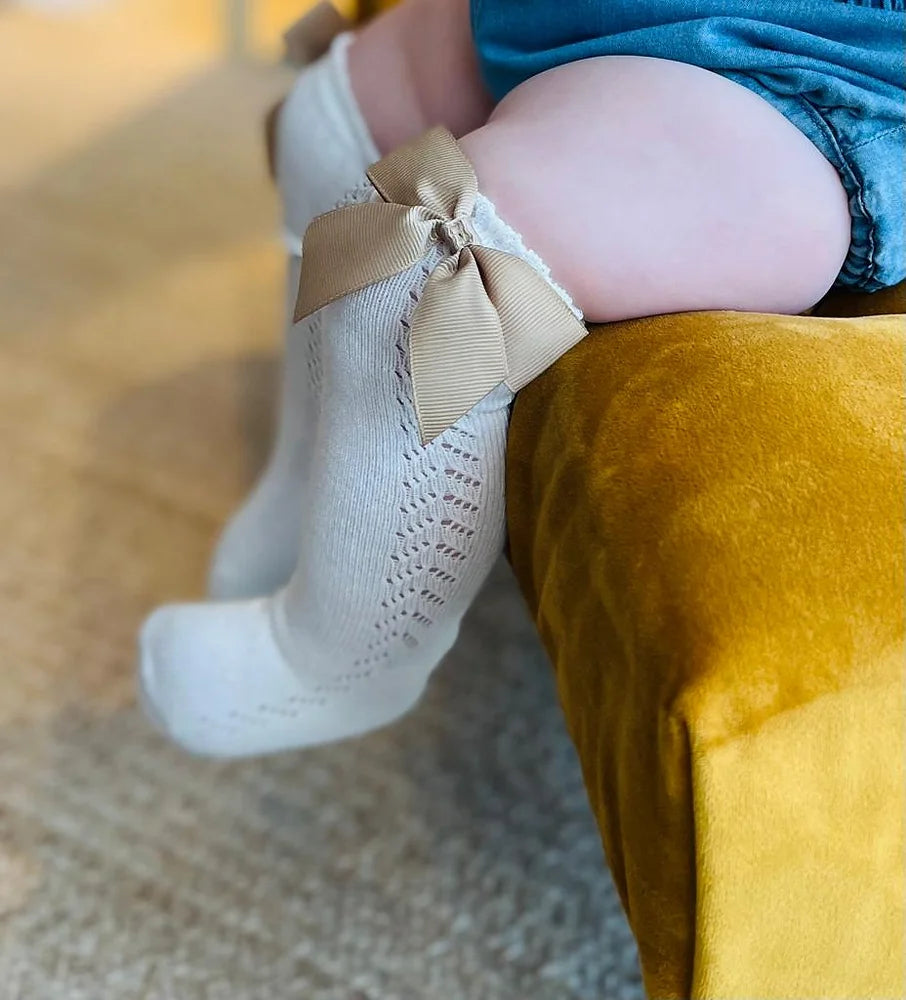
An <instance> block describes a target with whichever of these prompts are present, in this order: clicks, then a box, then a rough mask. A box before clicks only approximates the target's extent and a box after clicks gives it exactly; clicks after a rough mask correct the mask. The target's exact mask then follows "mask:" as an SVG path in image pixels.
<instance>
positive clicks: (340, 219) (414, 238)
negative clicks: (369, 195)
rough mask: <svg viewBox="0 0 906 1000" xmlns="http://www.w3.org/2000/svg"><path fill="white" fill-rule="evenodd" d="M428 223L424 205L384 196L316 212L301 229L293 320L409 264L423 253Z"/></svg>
mask: <svg viewBox="0 0 906 1000" xmlns="http://www.w3.org/2000/svg"><path fill="white" fill-rule="evenodd" d="M431 226H432V221H431V217H430V214H429V213H428V211H427V209H425V208H421V207H418V206H415V207H412V206H406V205H391V204H389V203H388V202H385V201H372V202H366V203H365V204H361V205H347V206H345V207H344V208H336V209H334V210H333V211H332V212H327V213H325V214H324V215H319V216H318V217H317V218H316V219H314V220H313V222H312V223H311V225H310V226H309V227H308V229H306V231H305V241H304V243H303V247H302V273H301V275H300V277H299V293H298V295H297V297H296V308H295V310H294V312H293V322H294V323H298V322H299V320H300V319H303V318H304V317H305V316H308V315H309V314H310V313H313V312H315V311H316V310H318V309H320V308H321V307H322V306H326V305H327V304H328V303H329V302H333V301H335V300H336V299H339V298H342V297H343V296H344V295H351V294H352V293H353V292H357V291H359V290H360V289H362V288H365V287H367V286H368V285H373V284H374V283H375V282H377V281H383V280H384V279H385V278H391V277H393V275H395V274H399V273H400V271H405V270H406V268H408V267H411V266H412V265H413V264H414V263H415V262H416V261H418V260H421V258H422V257H423V256H424V254H425V247H426V246H427V244H428V239H429V237H430V236H431Z"/></svg>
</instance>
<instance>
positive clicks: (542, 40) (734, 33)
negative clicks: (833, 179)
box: [472, 0, 906, 291]
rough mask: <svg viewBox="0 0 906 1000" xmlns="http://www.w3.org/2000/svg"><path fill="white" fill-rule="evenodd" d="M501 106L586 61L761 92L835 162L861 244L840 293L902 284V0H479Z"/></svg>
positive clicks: (905, 144)
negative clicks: (663, 62)
mask: <svg viewBox="0 0 906 1000" xmlns="http://www.w3.org/2000/svg"><path fill="white" fill-rule="evenodd" d="M472 30H473V35H474V38H475V44H476V47H477V50H478V55H479V60H480V63H481V67H482V73H483V75H484V78H485V82H486V83H487V85H488V87H489V88H490V90H491V92H492V94H493V95H494V96H495V97H496V98H497V99H498V100H499V99H500V98H502V97H503V96H504V95H505V94H506V93H507V92H508V91H510V90H512V89H513V87H516V86H518V85H519V84H520V83H522V82H523V81H525V80H527V79H528V78H529V77H532V76H534V75H535V74H537V73H541V72H543V71H544V70H547V69H552V68H553V67H554V66H559V65H562V64H564V63H568V62H574V61H575V60H577V59H586V58H589V57H591V56H606V55H624V56H625V55H634V56H650V57H654V58H660V59H672V60H675V61H677V62H685V63H692V64H693V65H696V66H701V67H702V68H704V69H708V70H711V71H713V72H715V73H719V74H720V75H721V76H725V77H727V78H728V79H730V80H734V81H735V82H736V83H739V84H742V86H744V87H747V88H748V89H749V90H753V91H754V92H755V93H757V94H759V95H760V96H761V97H763V98H764V99H765V100H767V101H768V102H769V103H771V104H773V105H774V107H776V108H777V110H778V111H780V112H781V113H782V114H783V115H785V116H786V117H787V118H788V119H789V120H790V121H791V122H792V123H793V124H794V125H796V126H797V128H799V129H800V130H801V131H802V132H803V133H805V135H806V136H808V138H809V139H811V141H812V142H813V143H814V144H815V145H816V146H817V147H818V149H820V150H821V152H822V153H823V154H824V155H825V156H826V157H827V159H828V160H830V162H831V163H832V164H833V165H834V166H835V167H836V168H837V170H838V171H839V173H840V177H841V179H842V181H843V185H844V187H845V188H846V192H847V194H848V196H849V205H850V211H851V214H852V240H851V243H850V250H849V254H848V256H847V258H846V261H845V263H844V265H843V269H842V271H841V272H840V275H839V277H838V279H837V283H838V284H839V285H845V286H849V287H850V288H858V289H861V290H863V291H874V290H876V289H879V288H884V287H886V286H889V285H895V284H897V283H898V282H900V281H902V280H903V279H904V277H906V246H904V233H906V220H904V208H903V205H904V185H906V120H904V113H906V0H472Z"/></svg>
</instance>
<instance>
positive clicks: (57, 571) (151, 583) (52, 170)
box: [0, 0, 642, 1000]
mask: <svg viewBox="0 0 906 1000" xmlns="http://www.w3.org/2000/svg"><path fill="white" fill-rule="evenodd" d="M192 10H194V7H193V6H192V5H191V4H177V3H173V2H169V0H166V2H165V0H155V3H154V4H153V6H152V5H150V4H148V3H135V2H129V3H121V4H119V5H114V7H111V8H109V9H108V8H99V9H98V10H97V11H93V12H92V13H91V14H89V15H85V16H83V17H80V18H78V19H76V20H74V21H70V22H65V23H63V22H56V21H50V20H45V19H42V18H41V17H39V16H37V15H35V14H29V13H27V12H24V11H20V10H17V9H16V8H15V7H12V8H10V7H0V134H3V135H4V136H9V135H14V136H15V140H16V141H15V142H13V143H7V142H4V144H3V146H2V147H0V185H2V187H0V233H2V234H3V240H2V242H0V440H2V442H3V447H2V454H3V475H2V478H0V532H2V538H3V547H2V550H0V655H2V661H0V1000H195V998H199V1000H201V998H205V1000H255V998H261V1000H295V998H299V1000H622V998H626V1000H630V998H632V1000H639V998H640V997H641V996H642V992H641V987H640V985H639V977H638V972H637V966H636V958H635V951H634V948H633V944H632V941H631V937H630V935H629V932H628V929H627V926H626V923H625V920H624V918H623V916H622V913H621V911H620V908H619V905H618V902H617V900H616V897H615V895H614V892H613V889H612V886H611V883H610V880H609V878H608V876H607V874H606V869H605V866H604V862H603V859H602V855H601V848H600V844H599V841H598V838H597V835H596V832H595V828H594V825H593V823H592V820H591V817H590V814H589V811H588V807H587V804H586V802H585V797H584V794H583V791H582V785H581V778H580V774H579V770H578V765H577V762H576V759H575V757H574V754H573V751H572V748H571V746H570V743H569V741H568V739H567V737H566V733H565V731H564V727H563V723H562V720H561V717H560V714H559V711H558V708H557V705H556V698H555V693H554V690H553V685H552V682H551V678H550V675H549V670H548V667H547V664H546V662H545V659H544V655H543V653H542V652H541V650H540V648H539V646H538V643H537V640H536V638H535V636H534V632H533V630H532V627H531V625H530V623H529V621H528V620H527V617H526V615H525V613H524V611H523V607H522V603H521V599H520V597H519V595H518V593H517V592H516V590H515V586H514V584H513V581H512V579H511V577H510V575H509V573H508V571H507V569H506V567H505V566H501V567H500V568H499V570H498V572H496V573H495V575H494V577H493V579H492V580H491V581H490V582H489V584H488V586H487V588H486V589H485V592H484V594H483V595H482V598H481V600H480V601H479V602H478V604H477V606H476V607H475V609H474V611H473V613H472V614H471V615H470V617H469V619H468V621H467V623H466V626H465V628H464V631H463V635H462V638H461V641H460V642H459V644H458V645H457V647H456V649H455V650H454V652H453V653H452V654H451V655H450V656H449V658H448V660H447V662H445V664H444V665H443V667H442V668H441V670H440V671H439V673H438V675H437V678H436V682H435V683H434V684H433V685H432V687H431V689H430V692H429V694H428V695H427V697H426V698H425V700H424V701H423V703H422V704H421V705H420V706H419V708H418V709H417V710H416V711H415V712H414V713H413V714H412V715H410V716H409V717H408V718H407V719H405V720H404V721H403V722H402V723H400V724H399V725H397V726H395V727H393V728H391V729H389V730H386V731H384V732H381V733H378V734H376V735H373V736H371V737H368V738H366V739H362V740H359V741H355V742H353V743H349V744H345V745H340V746H334V747H329V748H326V749H322V750H316V751H312V752H308V753H304V754H291V755H286V756H282V757H277V758H272V759H268V760H263V761H254V762H249V763H240V764H212V763H209V762H204V761H197V760H193V759H189V758H187V757H185V756H183V755H182V754H180V753H179V752H178V751H176V750H174V749H173V748H171V747H169V746H168V745H166V744H165V743H164V742H163V741H162V740H161V739H160V738H159V737H157V736H156V735H155V734H154V733H153V732H152V731H151V730H150V729H149V727H148V726H147V725H146V724H145V722H144V721H143V720H142V719H141V717H140V716H139V715H138V713H137V712H136V710H135V707H134V694H133V688H132V670H133V655H134V653H133V648H134V635H135V631H136V628H137V626H138V624H139V622H140V620H141V618H142V617H143V615H144V614H145V613H146V612H147V611H148V610H149V609H150V608H151V607H152V606H153V605H154V604H155V603H157V602H160V601H163V600H170V599H178V598H181V597H186V598H190V597H195V596H197V595H198V594H199V593H200V592H201V586H202V581H203V578H204V572H205V563H206V559H207V555H208V553H209V550H210V547H211V544H212V542H213V540H214V538H215V536H216V533H217V530H218V528H219V526H220V524H221V523H222V522H223V520H224V519H225V517H226V516H227V514H228V512H229V510H230V509H231V508H232V507H233V505H234V504H235V503H236V502H237V501H238V500H239V498H240V497H241V495H242V493H243V491H244V490H245V489H246V488H247V487H248V485H249V483H250V481H251V479H252V477H253V476H254V474H255V472H256V470H257V469H258V468H259V467H260V464H261V462H262V461H263V458H264V456H265V453H266V448H267V441H268V435H269V419H270V413H271V409H272V400H273V388H274V367H275V363H274V358H275V351H276V348H277V334H278V332H279V317H278V309H279V305H280V299H281V295H280V283H281V269H282V261H281V257H280V251H279V249H278V248H277V246H276V243H275V241H274V239H273V231H274V229H275V226H274V218H275V211H274V205H273V201H272V196H271V193H270V191H269V188H268V185H267V183H266V180H265V172H264V164H263V158H262V155H261V148H260V136H259V123H260V117H261V113H262V111H263V109H264V108H265V107H266V106H267V104H268V103H269V101H270V100H271V99H272V97H273V96H274V95H275V94H276V93H277V92H278V91H279V90H280V89H281V88H282V86H284V83H285V78H282V77H281V74H280V73H279V72H277V71H275V70H273V69H266V68H262V67H255V66H242V65H225V64H223V63H222V62H221V61H220V57H219V56H218V54H217V51H216V48H217V46H216V37H214V35H212V34H211V31H210V30H209V28H210V25H209V23H208V21H206V20H205V19H204V17H202V16H201V15H200V14H199V15H198V16H197V17H195V19H194V20H193V18H192V17H189V15H188V14H187V11H190V12H191V11H192ZM136 12H138V13H136ZM196 13H197V12H196ZM138 14H142V15H143V16H144V18H145V19H144V20H142V19H141V18H138V20H136V18H137V17H138ZM127 15H129V16H131V17H132V20H130V19H129V16H127ZM193 16H194V15H193ZM167 17H170V18H171V22H167V21H166V18H167ZM136 24H140V25H141V26H142V44H141V45H133V46H132V47H131V49H130V47H129V46H127V45H124V43H123V40H124V38H129V37H134V31H135V25H136ZM130 33H132V34H130ZM215 34H216V33H215Z"/></svg>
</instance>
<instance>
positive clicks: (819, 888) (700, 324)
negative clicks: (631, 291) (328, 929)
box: [508, 291, 906, 1000]
mask: <svg viewBox="0 0 906 1000" xmlns="http://www.w3.org/2000/svg"><path fill="white" fill-rule="evenodd" d="M900 296H901V298H902V291H901V292H900ZM873 298H874V297H873ZM884 301H886V305H887V308H888V309H889V308H892V307H894V306H899V305H900V303H899V302H897V301H896V300H895V298H894V297H891V296H890V295H888V297H887V299H886V300H884ZM859 302H861V304H858V303H859ZM874 305H875V303H874V302H869V303H868V304H867V306H866V303H865V301H864V300H857V299H855V298H853V297H848V298H845V299H844V300H843V301H842V303H841V302H839V301H838V302H836V303H834V302H831V303H829V304H827V305H825V306H824V307H822V308H821V309H819V310H818V311H819V312H822V311H834V309H837V310H840V311H846V310H847V309H848V310H849V311H851V312H857V311H859V310H860V309H861V310H863V311H871V309H872V307H873V306H874ZM904 348H906V328H904V322H903V318H902V317H899V316H891V315H881V316H875V317H870V318H860V319H834V318H823V317H808V318H791V317H778V316H761V315H743V314H735V313H713V314H688V315H682V316H669V317H658V318H653V319H648V320H641V321H634V322H628V323H620V324H614V325H611V326H607V327H602V328H600V329H598V330H596V331H595V332H594V333H593V334H592V335H591V336H589V337H588V338H586V340H585V341H584V342H583V343H581V344H580V345H579V346H578V347H577V348H575V349H574V350H572V351H571V352H570V353H569V354H567V355H566V356H565V357H564V358H562V359H561V360H560V361H559V362H558V363H557V364H556V365H555V366H554V367H553V368H552V369H550V370H549V371H548V372H547V373H546V374H545V375H543V376H542V377H541V378H539V379H538V380H537V381H536V382H534V383H533V384H532V385H530V386H529V387H528V388H527V389H525V390H523V392H522V393H521V394H520V396H519V398H518V400H517V403H516V406H515V410H514V414H513V421H512V428H511V433H510V448H509V468H508V504H509V529H510V549H511V559H512V562H513V565H514V567H515V569H516V572H517V575H518V577H519V579H520V582H521V585H522V587H523V590H524V592H525V594H526V597H527V599H528V601H529V604H530V606H531V609H532V611H533V613H534V615H535V619H536V621H537V624H538V628H539V630H540V633H541V636H542V638H543V640H544V642H545V644H546V646H547V648H548V650H549V652H550V656H551V659H552V661H553V664H554V668H555V670H556V676H557V681H558V686H559V693H560V697H561V700H562V703H563V707H564V710H565V712H566V717H567V721H568V725H569V728H570V730H571V733H572V736H573V738H574V740H575V744H576V747H577V749H578V752H579V755H580V758H581V762H582V767H583V770H584V775H585V780H586V783H587V787H588V792H589V796H590V800H591V805H592V808H593V810H594V812H595V815H596V817H597V820H598V823H599V825H600V829H601V833H602V836H603V840H604V844H605V848H606V851H607V856H608V859H609V862H610V865H611V868H612V871H613V874H614V877H615V880H616V883H617V886H618V889H619V891H620V893H621V895H622V899H623V903H624V905H625V907H626V911H627V914H628V916H629V920H630V923H631V925H632V928H633V931H634V933H635V935H636V937H637V940H638V944H639V949H640V955H641V961H642V965H643V972H644V979H645V984H646V987H647V990H648V992H649V995H650V996H652V997H657V998H660V997H670V998H683V1000H685V998H688V997H696V998H708V1000H729V998H733V1000H742V998H746V1000H753V998H758V1000H769V998H776V1000H781V998H782V1000H791V998H800V997H801V998H806V997H808V998H809V1000H815V998H818V997H820V998H841V1000H842V998H846V1000H857V998H869V997H870V998H876V1000H880V998H885V1000H887V998H893V997H902V996H903V995H904V990H906V982H904V979H906V976H904V930H906V928H904V907H903V902H904V894H906V893H904V887H906V871H904V842H903V817H904V805H906V803H904V751H906V744H904V725H903V719H904V709H906V699H904V674H903V671H904V566H903V545H904V487H903V481H904V461H903V452H904V439H903V418H904V404H903V384H904Z"/></svg>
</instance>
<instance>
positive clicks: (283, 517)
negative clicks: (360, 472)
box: [208, 35, 379, 600]
mask: <svg viewBox="0 0 906 1000" xmlns="http://www.w3.org/2000/svg"><path fill="white" fill-rule="evenodd" d="M351 38H352V36H351V35H341V36H340V37H339V38H337V39H336V40H335V41H334V43H333V45H332V47H331V49H330V51H329V52H328V53H327V55H325V56H324V57H323V58H322V59H320V60H318V62H316V63H314V64H313V65H312V66H310V67H308V68H307V69H306V70H305V71H304V72H303V73H302V74H301V75H300V76H299V78H298V80H297V81H296V83H295V85H294V86H293V89H292V91H291V92H290V94H289V96H288V97H287V99H286V101H285V102H284V104H283V106H282V108H281V109H280V112H279V116H278V119H277V129H276V149H275V168H276V175H277V187H278V189H279V192H280V198H281V202H282V207H283V229H284V238H285V242H286V246H287V250H288V252H289V258H288V262H287V285H286V290H287V303H286V313H285V317H286V318H285V334H284V341H285V352H284V358H283V370H282V387H281V403H280V409H279V413H278V421H277V433H276V439H275V442H274V446H273V449H272V451H271V455H270V459H269V461H268V464H267V466H266V468H265V470H264V472H263V473H262V475H261V477H260V478H259V480H258V482H257V483H256V485H255V487H254V489H253V490H252V492H251V494H250V495H249V497H248V499H247V500H246V501H245V503H244V504H243V505H242V507H241V508H240V509H239V511H238V512H237V513H236V514H235V515H234V516H233V517H232V518H231V520H230V522H229V524H228V525H227V526H226V528H225V529H224V532H223V534H222V535H221V538H220V541H219V542H218V545H217V548H216V550H215V553H214V557H213V559H212V562H211V568H210V573H209V578H208V592H209V594H210V595H211V597H213V598H215V599H218V600H233V599H237V598H243V597H253V596H256V595H259V594H267V593H271V592H272V591H274V590H275V589H276V588H278V587H280V586H282V585H283V584H284V583H286V581H287V580H288V579H289V577H290V575H291V574H292V571H293V569H294V567H295V565H296V555H297V551H298V545H299V540H298V536H299V526H300V521H301V518H302V514H303V504H304V499H303V496H302V493H303V481H304V478H305V475H304V471H305V463H306V461H307V457H308V455H309V452H310V441H309V430H310V428H311V425H312V423H313V421H314V412H313V411H314V409H315V408H316V405H317V400H316V397H317V392H318V383H319V362H318V357H317V353H318V352H317V341H318V337H319V326H320V319H319V317H317V316H315V317H313V318H312V319H311V320H309V321H305V322H302V323H299V324H296V325H294V324H293V322H292V312H293V303H294V300H295V294H296V290H297V288H298V283H299V254H300V253H301V247H302V236H303V234H304V232H305V230H306V228H307V227H308V224H309V223H310V222H311V220H312V219H313V218H314V217H315V216H316V215H320V214H321V213H322V212H327V211H329V210H330V209H332V208H334V207H335V206H336V205H337V203H338V202H339V201H340V200H341V199H342V197H343V196H344V195H345V193H346V192H347V191H348V190H349V189H350V188H351V187H353V186H354V185H355V184H356V182H357V181H358V180H359V178H360V177H361V176H362V173H363V172H364V170H365V168H366V167H367V166H368V165H369V164H371V163H373V162H374V161H375V160H377V159H378V156H379V154H378V151H377V149H376V148H375V146H374V143H373V142H372V140H371V136H370V134H369V131H368V127H367V125H366V124H365V122H364V120H363V118H362V115H361V112H360V111H359V108H358V105H357V104H356V101H355V97H354V95H353V93H352V88H351V85H350V82H349V74H348V71H347V59H346V57H347V49H348V47H349V43H350V41H351Z"/></svg>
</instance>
